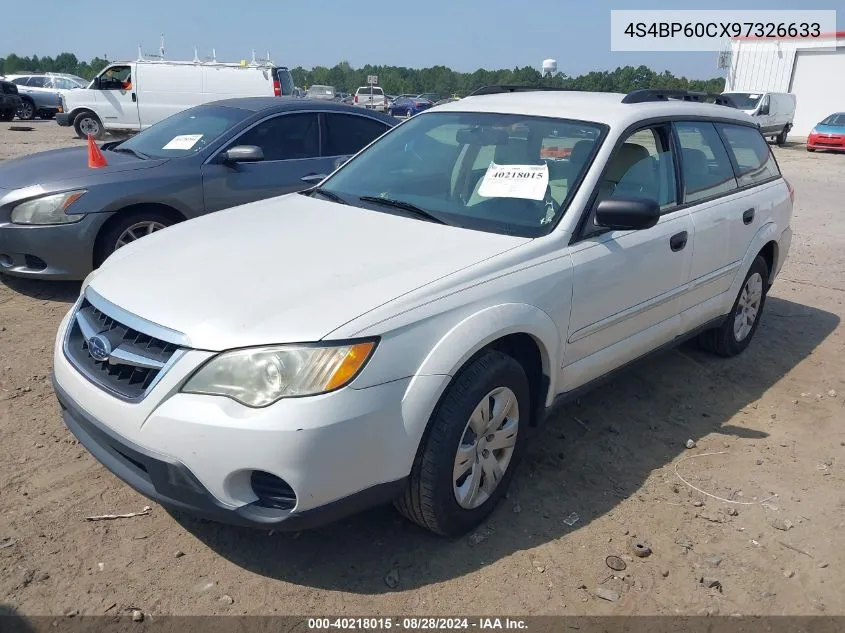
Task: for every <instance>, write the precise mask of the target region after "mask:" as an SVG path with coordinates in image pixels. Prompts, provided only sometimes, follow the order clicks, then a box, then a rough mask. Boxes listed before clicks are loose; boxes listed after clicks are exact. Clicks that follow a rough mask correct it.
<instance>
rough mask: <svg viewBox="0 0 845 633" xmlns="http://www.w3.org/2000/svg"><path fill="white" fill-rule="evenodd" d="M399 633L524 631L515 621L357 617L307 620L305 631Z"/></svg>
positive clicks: (462, 618)
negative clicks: (389, 631) (382, 632)
mask: <svg viewBox="0 0 845 633" xmlns="http://www.w3.org/2000/svg"><path fill="white" fill-rule="evenodd" d="M394 628H395V629H399V630H403V631H446V630H469V629H481V630H497V629H511V630H525V629H526V628H527V623H526V621H525V620H522V619H519V618H464V617H458V618H441V617H394V618H391V617H372V618H367V617H358V618H308V630H309V631H330V630H338V629H345V630H353V631H378V630H387V629H394Z"/></svg>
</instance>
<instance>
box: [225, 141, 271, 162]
mask: <svg viewBox="0 0 845 633" xmlns="http://www.w3.org/2000/svg"><path fill="white" fill-rule="evenodd" d="M220 158H221V159H222V160H223V162H224V163H257V162H260V161H262V160H264V152H263V151H262V149H261V148H260V147H258V146H257V145H236V146H235V147H230V148H229V149H228V150H226V151H225V152H223V153H221V154H220Z"/></svg>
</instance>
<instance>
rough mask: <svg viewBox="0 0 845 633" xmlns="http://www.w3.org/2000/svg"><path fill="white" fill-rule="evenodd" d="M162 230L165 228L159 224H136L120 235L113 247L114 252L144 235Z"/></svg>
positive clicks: (149, 222)
mask: <svg viewBox="0 0 845 633" xmlns="http://www.w3.org/2000/svg"><path fill="white" fill-rule="evenodd" d="M164 228H167V227H166V226H165V225H164V224H162V223H161V222H151V221H148V222H136V223H135V224H133V225H132V226H130V227H129V228H128V229H126V230H125V231H124V232H123V233H121V234H120V237H118V238H117V243H116V244H115V245H114V250H117V249H119V248H120V247H121V246H126V245H127V244H129V243H130V242H134V241H135V240H137V239H140V238H142V237H144V236H145V235H149V234H150V233H155V232H156V231H160V230H161V229H164Z"/></svg>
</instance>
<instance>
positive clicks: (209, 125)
mask: <svg viewBox="0 0 845 633" xmlns="http://www.w3.org/2000/svg"><path fill="white" fill-rule="evenodd" d="M252 114H253V112H251V111H249V110H241V109H239V108H227V107H223V106H215V105H201V106H197V107H195V108H191V109H190V110H183V111H182V112H178V113H176V114H174V115H172V116H170V117H168V118H166V119H164V120H163V121H160V122H158V123H156V124H155V125H153V126H151V127H148V128H147V129H146V130H144V131H142V132H140V133H139V134H136V135H135V136H133V137H132V138H130V139H128V140H126V141H123V142H122V143H121V144H120V145H118V146H117V149H121V148H122V149H123V150H126V151H129V150H134V151H136V152H139V153H140V154H141V155H143V156H149V157H151V158H178V157H180V156H190V155H192V154H196V153H197V152H199V151H200V150H202V149H203V148H205V147H206V146H207V145H208V144H209V143H212V142H214V141H215V140H217V139H218V138H220V136H222V135H223V134H224V133H225V132H227V131H228V130H230V129H231V128H232V127H234V126H235V125H237V124H238V123H240V122H241V121H244V120H245V119H246V118H247V117H249V116H251V115H252Z"/></svg>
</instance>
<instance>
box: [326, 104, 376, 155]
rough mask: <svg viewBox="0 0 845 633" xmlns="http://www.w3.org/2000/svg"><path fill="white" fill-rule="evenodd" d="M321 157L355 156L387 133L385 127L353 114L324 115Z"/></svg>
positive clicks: (372, 120)
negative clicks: (324, 123)
mask: <svg viewBox="0 0 845 633" xmlns="http://www.w3.org/2000/svg"><path fill="white" fill-rule="evenodd" d="M325 117H326V118H325V122H326V125H325V129H324V130H323V156H347V155H349V154H356V153H357V152H359V151H360V150H361V148H363V147H366V146H367V145H369V144H370V143H372V142H373V140H375V139H377V138H378V137H379V136H381V135H382V134H384V133H385V132H386V131H387V125H385V124H384V123H382V122H381V121H376V120H374V119H371V118H369V117H365V116H357V115H354V114H336V113H326V115H325Z"/></svg>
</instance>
